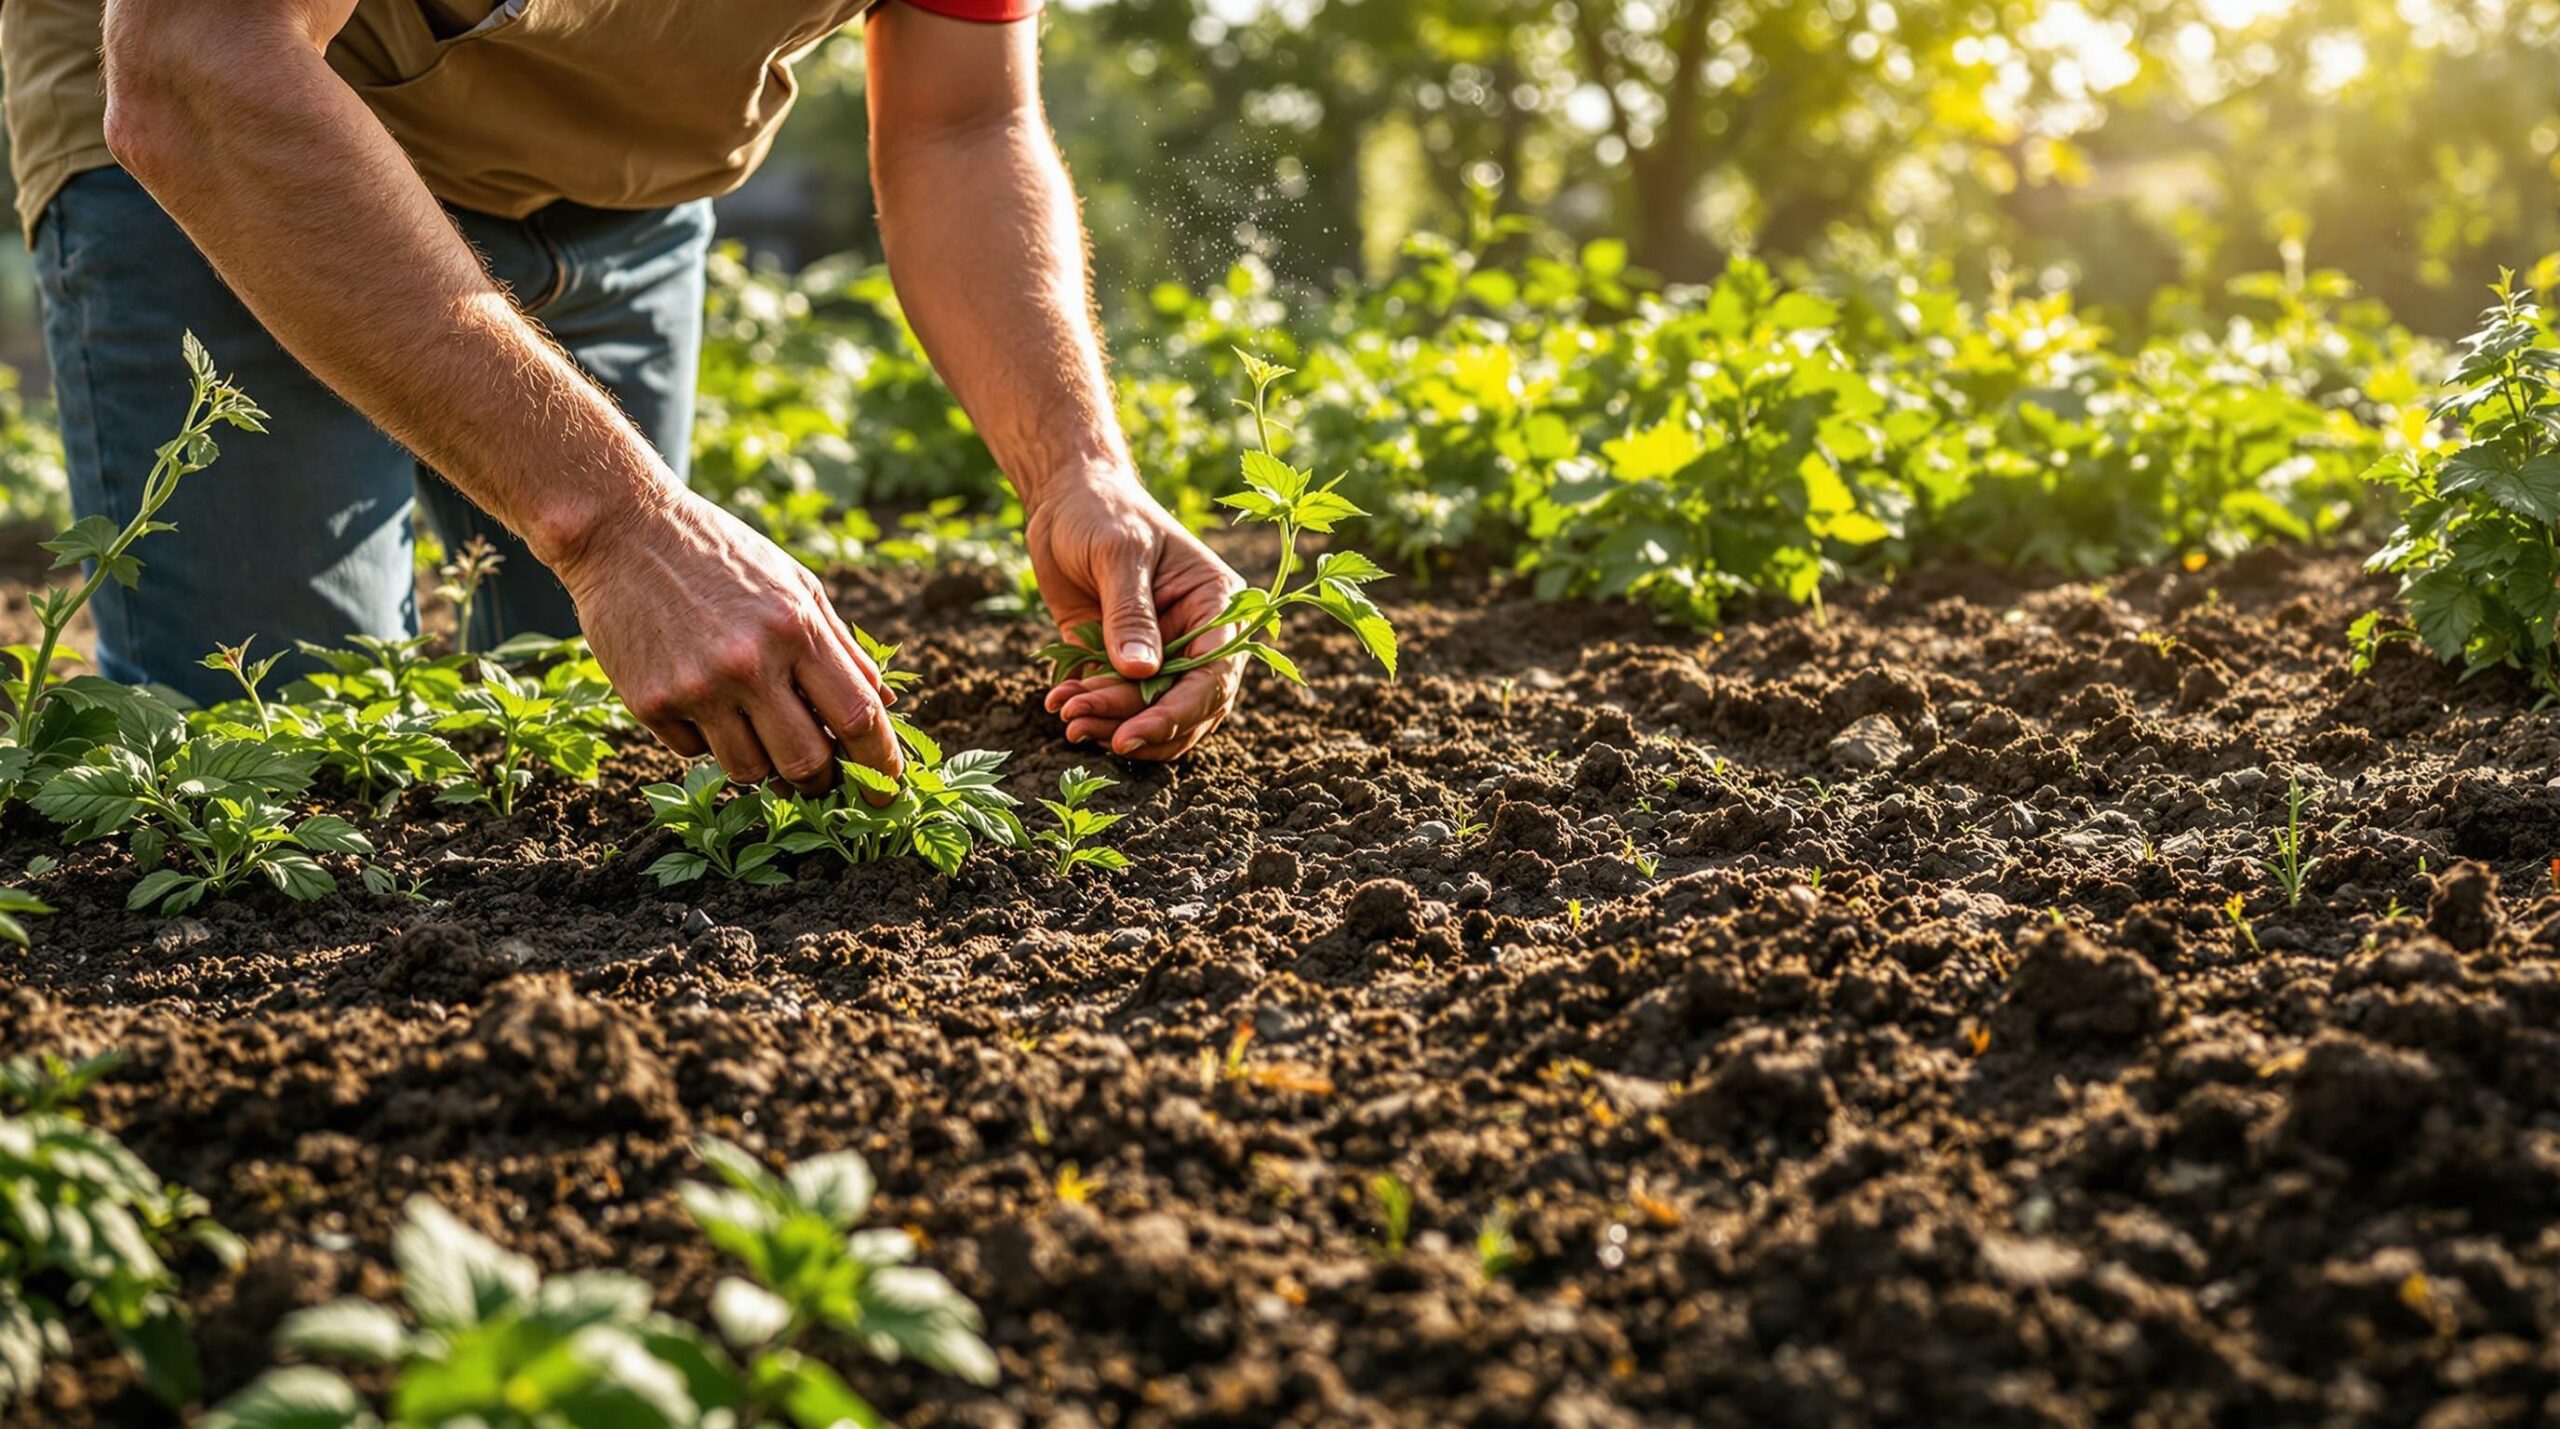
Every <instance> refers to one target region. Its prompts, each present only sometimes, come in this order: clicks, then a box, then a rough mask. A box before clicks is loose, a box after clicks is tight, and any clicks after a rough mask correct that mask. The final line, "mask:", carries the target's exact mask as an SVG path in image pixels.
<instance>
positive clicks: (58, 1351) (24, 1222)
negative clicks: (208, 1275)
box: [0, 1055, 241, 1408]
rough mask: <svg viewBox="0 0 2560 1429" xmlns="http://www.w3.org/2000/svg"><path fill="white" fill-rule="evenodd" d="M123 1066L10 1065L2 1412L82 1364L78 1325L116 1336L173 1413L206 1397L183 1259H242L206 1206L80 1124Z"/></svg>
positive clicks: (1, 1285) (1, 1081)
mask: <svg viewBox="0 0 2560 1429" xmlns="http://www.w3.org/2000/svg"><path fill="white" fill-rule="evenodd" d="M118 1060H119V1059H118V1058H116V1057H113V1056H106V1057H94V1058H91V1059H89V1060H87V1061H83V1062H79V1063H76V1064H75V1063H65V1062H64V1061H62V1060H61V1059H60V1058H58V1057H53V1056H50V1055H47V1056H45V1057H42V1058H31V1057H19V1058H14V1059H12V1060H10V1061H8V1062H6V1063H0V1408H6V1407H7V1406H8V1404H9V1402H10V1401H11V1400H12V1399H14V1398H16V1397H18V1396H20V1395H22V1394H24V1393H25V1392H26V1391H27V1390H28V1389H29V1388H31V1387H32V1386H33V1384H34V1383H35V1380H36V1377H37V1375H38V1374H39V1373H40V1372H41V1371H42V1369H43V1364H44V1361H45V1360H46V1359H48V1358H60V1357H62V1356H66V1355H68V1354H69V1353H70V1351H71V1336H72V1333H73V1329H72V1326H73V1316H75V1315H85V1316H86V1317H88V1318H90V1319H93V1320H95V1321H96V1322H97V1323H98V1324H99V1325H101V1326H103V1327H104V1328H105V1330H106V1331H107V1333H108V1335H109V1336H111V1337H112V1338H113V1339H114V1340H115V1342H116V1345H117V1347H118V1348H119V1349H121V1350H122V1351H123V1352H124V1354H125V1357H126V1358H127V1359H129V1360H131V1361H132V1362H133V1365H134V1368H135V1369H136V1370H137V1371H139V1372H140V1374H141V1376H142V1383H143V1386H144V1387H145V1388H146V1389H148V1390H150V1392H151V1393H152V1394H153V1395H154V1396H156V1397H157V1398H158V1399H160V1400H161V1402H163V1403H165V1404H168V1405H169V1406H171V1407H172V1408H176V1407H179V1406H182V1405H184V1404H185V1403H186V1402H187V1401H188V1400H190V1399H193V1398H194V1397H195V1394H196V1389H197V1383H198V1370H197V1364H196V1354H195V1346H194V1343H193V1342H192V1341H191V1340H190V1339H189V1338H188V1334H187V1323H186V1312H185V1309H184V1307H183V1306H182V1305H181V1304H180V1303H179V1301H178V1297H177V1290H178V1278H177V1276H176V1275H175V1274H174V1273H173V1272H172V1271H171V1270H170V1269H169V1265H168V1256H169V1253H170V1248H171V1246H172V1244H173V1243H175V1242H181V1241H183V1242H192V1243H194V1244H197V1245H201V1246H203V1247H205V1248H206V1249H208V1250H210V1251H212V1252H213V1253H214V1254H215V1255H216V1256H218V1257H220V1258H221V1259H222V1260H223V1262H224V1263H225V1264H228V1265H236V1264H238V1263H239V1259H240V1253H241V1247H240V1243H239V1241H238V1240H237V1239H235V1238H234V1237H233V1236H232V1235H231V1234H230V1233H229V1232H228V1231H225V1230H223V1229H222V1227H220V1226H218V1225H216V1224H214V1223H213V1222H212V1221H211V1220H208V1219H206V1217H205V1204H204V1201H203V1200H202V1199H201V1198H199V1197H197V1196H196V1195H195V1194H193V1193H192V1192H189V1191H186V1190H184V1189H181V1188H179V1187H174V1186H167V1185H163V1184H162V1183H161V1181H160V1179H159V1178H158V1177H156V1176H154V1175H152V1174H151V1171H150V1168H148V1167H146V1166H144V1165H143V1164H142V1162H141V1161H140V1160H139V1159H138V1158H136V1157H135V1156H134V1154H133V1153H132V1152H131V1151H128V1150H126V1149H125V1147H124V1145H123V1144H122V1143H121V1142H119V1141H117V1140H116V1139H115V1138H114V1137H112V1136H109V1135H108V1134H107V1133H105V1132H103V1131H99V1130H97V1129H96V1128H94V1127H90V1126H86V1125H83V1124H82V1122H81V1120H80V1118H79V1116H78V1114H77V1113H76V1112H74V1111H73V1109H72V1106H71V1103H72V1102H73V1101H75V1100H76V1099H77V1098H78V1097H79V1096H80V1095H81V1093H82V1092H84V1091H85V1090H87V1088H88V1087H89V1086H90V1084H91V1083H93V1082H95V1081H96V1080H97V1079H98V1078H100V1077H102V1076H104V1075H106V1073H108V1072H109V1071H111V1070H113V1069H114V1067H115V1065H116V1063H117V1061H118Z"/></svg>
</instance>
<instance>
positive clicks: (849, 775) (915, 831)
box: [765, 718, 1028, 874]
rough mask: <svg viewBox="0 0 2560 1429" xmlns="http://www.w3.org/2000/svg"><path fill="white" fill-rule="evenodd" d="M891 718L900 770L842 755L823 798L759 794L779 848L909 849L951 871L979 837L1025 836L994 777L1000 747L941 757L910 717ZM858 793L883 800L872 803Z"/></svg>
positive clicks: (840, 851) (861, 855)
mask: <svg viewBox="0 0 2560 1429" xmlns="http://www.w3.org/2000/svg"><path fill="white" fill-rule="evenodd" d="M891 723H892V724H893V725H895V726H896V727H897V730H898V738H899V740H900V741H901V742H902V743H904V744H905V745H906V747H907V767H906V777H905V778H903V779H898V780H892V779H891V778H889V777H888V776H887V775H885V774H882V773H880V772H879V771H878V770H875V769H872V768H870V767H868V766H866V765H861V764H853V763H847V764H845V765H844V766H843V773H844V782H843V784H842V785H841V786H839V787H838V789H837V790H836V792H835V793H833V794H831V795H829V796H827V797H826V798H824V799H807V798H800V799H788V800H785V799H781V798H780V797H779V796H776V795H766V796H765V797H766V798H768V799H771V800H773V801H774V802H775V806H776V809H777V811H778V812H776V822H775V823H774V840H775V842H777V843H779V844H780V845H781V846H782V848H783V849H784V851H785V852H788V853H794V854H803V853H821V852H823V853H832V854H834V855H836V856H837V857H838V858H841V859H843V860H844V861H845V862H847V863H872V862H876V861H878V860H880V859H884V858H904V857H907V856H909V855H913V856H915V857H917V858H920V859H923V860H924V861H925V862H927V863H929V864H931V865H933V867H934V869H935V870H936V871H938V872H940V873H943V874H952V873H957V872H958V871H959V869H960V864H961V861H962V860H964V859H966V858H967V857H968V856H969V853H970V851H971V850H972V849H974V848H976V847H977V846H978V844H980V843H981V842H984V843H991V844H994V845H996V846H997V847H999V848H1020V847H1022V846H1023V844H1024V843H1026V842H1027V841H1028V840H1027V839H1026V838H1025V837H1024V834H1023V829H1022V820H1021V819H1020V818H1018V817H1016V816H1015V814H1014V812H1013V808H1014V804H1015V803H1016V800H1015V799H1014V797H1013V796H1012V795H1011V794H1008V793H1006V792H1005V791H1004V790H1002V789H1001V788H998V787H997V784H996V781H997V779H998V777H999V771H1000V770H1001V769H1002V768H1003V766H1004V762H1005V759H1006V758H1007V756H1006V754H1005V753H1004V752H1003V751H1001V750H987V749H967V750H962V751H961V752H960V753H958V754H954V755H952V756H950V757H949V758H948V759H945V758H944V757H943V754H942V748H941V746H939V745H937V744H935V743H934V742H933V741H932V740H930V739H928V738H926V737H925V736H924V735H923V734H922V733H921V732H919V731H917V730H916V729H915V728H914V727H913V726H912V725H909V724H907V723H906V722H905V721H903V720H897V719H894V718H893V719H892V720H891ZM864 793H870V794H876V795H881V796H884V797H886V798H888V800H889V802H888V803H887V804H886V805H884V806H882V807H880V808H876V809H875V808H873V807H871V805H870V803H869V801H868V800H866V799H864V798H862V797H861V795H862V794H864Z"/></svg>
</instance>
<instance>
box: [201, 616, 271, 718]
mask: <svg viewBox="0 0 2560 1429" xmlns="http://www.w3.org/2000/svg"><path fill="white" fill-rule="evenodd" d="M255 639H256V637H255V636H252V637H250V639H248V640H243V641H241V642H240V643H239V644H237V645H219V646H216V647H214V651H213V653H212V654H210V655H207V656H205V657H204V659H202V660H201V661H198V662H197V663H199V664H201V665H202V666H204V668H206V669H208V670H215V671H221V672H225V673H228V674H229V675H230V676H231V678H232V679H234V680H236V681H238V682H239V685H240V694H241V697H242V698H243V699H245V700H246V701H247V702H248V704H249V707H250V709H251V710H252V711H253V712H255V713H256V715H257V717H258V732H259V733H260V734H273V733H275V721H274V719H273V718H272V717H271V716H269V714H268V713H267V699H266V696H264V695H262V694H260V693H259V692H258V687H259V686H260V685H263V684H265V683H266V680H267V676H268V675H269V674H271V673H273V672H274V670H275V668H276V662H277V661H279V660H282V659H283V658H284V657H283V656H282V655H270V656H268V657H267V658H265V659H264V660H252V659H250V658H249V646H250V645H251V644H252V643H253V642H254V641H255Z"/></svg>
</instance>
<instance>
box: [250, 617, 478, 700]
mask: <svg viewBox="0 0 2560 1429" xmlns="http://www.w3.org/2000/svg"><path fill="white" fill-rule="evenodd" d="M432 640H433V637H432V636H426V635H415V636H411V637H410V638H408V639H406V640H383V639H377V638H376V637H373V636H370V635H353V636H349V637H348V639H347V645H348V648H346V649H343V650H340V649H333V648H331V647H329V646H326V645H314V644H312V643H311V642H309V641H307V640H306V641H302V642H300V643H299V644H298V645H297V647H296V648H298V649H299V650H301V652H302V653H303V654H305V655H308V656H310V657H311V658H313V659H315V660H318V661H319V662H321V663H322V664H324V665H327V666H328V667H329V668H328V669H326V670H323V671H318V672H315V673H312V674H309V675H305V676H303V677H302V679H301V680H299V681H297V682H295V684H294V685H292V686H289V687H288V688H287V689H286V691H285V694H286V696H287V697H288V698H293V699H295V700H296V702H297V703H300V702H304V701H307V700H308V699H309V698H311V697H312V696H314V695H317V696H320V697H324V698H328V699H334V700H337V701H340V702H341V703H344V704H346V705H349V706H351V707H354V708H357V709H371V708H374V707H376V706H378V705H381V704H383V703H385V702H389V703H391V704H393V705H394V706H395V707H397V708H398V709H399V710H400V712H401V713H403V714H409V715H422V716H423V715H442V714H450V713H452V712H453V710H454V708H455V706H454V696H455V695H457V694H460V693H461V692H462V676H463V669H464V667H465V666H466V665H467V664H468V663H469V662H468V661H467V660H466V659H464V657H462V656H460V655H430V654H428V653H427V647H428V645H429V644H430V643H431V642H432Z"/></svg>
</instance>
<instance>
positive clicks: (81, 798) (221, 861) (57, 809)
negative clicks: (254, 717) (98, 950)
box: [34, 734, 373, 914]
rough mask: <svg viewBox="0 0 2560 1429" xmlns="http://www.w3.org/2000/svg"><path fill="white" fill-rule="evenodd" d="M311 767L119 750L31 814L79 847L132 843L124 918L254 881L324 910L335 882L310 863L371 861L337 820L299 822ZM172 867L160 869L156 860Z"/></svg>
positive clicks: (225, 739)
mask: <svg viewBox="0 0 2560 1429" xmlns="http://www.w3.org/2000/svg"><path fill="white" fill-rule="evenodd" d="M313 764H314V760H313V757H312V756H311V755H309V754H306V753H301V752H297V751H294V750H290V749H286V748H284V747H282V746H280V745H276V744H270V743H265V742H262V741H259V740H254V739H240V738H235V737H232V736H229V735H221V734H206V735H199V736H196V737H194V738H191V739H177V740H174V741H172V742H171V743H170V744H169V745H168V746H167V747H166V750H165V753H160V754H157V755H155V754H149V753H142V752H137V751H135V750H133V749H129V748H126V747H124V746H122V745H113V746H108V747H105V748H102V749H100V750H98V751H96V752H95V753H93V754H92V755H91V757H90V759H89V760H88V761H87V762H84V763H81V764H76V765H73V766H72V767H70V768H68V769H65V770H63V771H62V772H61V773H59V774H57V775H55V776H54V777H53V778H52V779H50V780H48V781H47V782H46V784H45V786H44V787H43V788H42V789H41V790H39V791H38V792H37V794H36V796H35V800H34V803H35V807H36V810H37V812H39V813H41V814H43V815H44V816H45V817H47V818H49V819H52V820H54V821H55V822H57V823H62V824H67V825H69V826H70V831H69V837H70V838H71V839H72V840H73V841H75V842H83V841H86V840H89V839H100V838H108V837H112V836H114V835H116V834H119V833H125V832H127V831H130V833H131V838H130V840H129V842H128V847H129V849H130V850H131V852H132V854H133V859H134V862H135V863H136V864H137V865H138V866H140V867H141V868H142V869H143V870H144V873H143V877H142V881H141V882H140V883H137V884H136V885H134V889H133V892H132V894H131V895H130V896H129V897H128V898H127V899H126V906H128V907H131V908H144V907H148V906H150V905H152V904H155V903H156V904H158V905H159V909H160V911H161V912H162V913H169V914H174V913H182V912H184V911H186V910H187V909H189V908H191V907H194V906H195V905H196V904H197V903H199V902H201V901H203V900H204V899H206V898H209V897H219V896H221V895H222V894H224V893H227V892H229V891H230V890H231V889H232V888H234V887H236V886H237V885H239V884H240V883H241V882H243V881H244V880H246V879H248V878H250V877H252V876H256V877H259V878H263V879H265V880H266V881H267V882H269V883H271V884H273V885H274V886H275V887H276V888H277V889H278V890H280V891H281V892H283V893H284V895H285V896H286V897H288V898H296V899H311V898H319V897H322V896H324V895H326V894H328V893H330V892H333V891H334V890H335V889H336V888H337V886H338V881H337V879H336V878H335V877H334V876H332V875H331V874H330V873H329V871H328V870H327V869H325V868H323V867H321V866H320V862H319V860H318V859H317V858H316V857H314V855H317V854H323V853H336V854H355V855H362V856H370V855H371V854H372V852H373V844H372V841H371V840H369V839H367V838H366V837H365V836H364V835H363V834H362V833H360V832H359V831H357V829H356V827H355V826H354V825H352V824H350V823H348V822H347V821H346V820H345V819H342V818H340V817H338V816H337V815H335V814H314V815H311V816H310V817H308V818H304V819H300V820H298V821H297V820H294V819H293V818H292V817H291V815H290V813H289V811H288V810H287V808H286V801H288V800H291V799H293V798H295V797H296V796H298V795H300V794H301V793H302V792H303V790H304V789H306V788H307V787H309V785H310V783H311V772H312V767H313ZM164 857H166V858H172V859H174V860H175V862H174V864H173V865H172V866H170V867H161V866H160V864H161V861H162V859H163V858H164Z"/></svg>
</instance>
